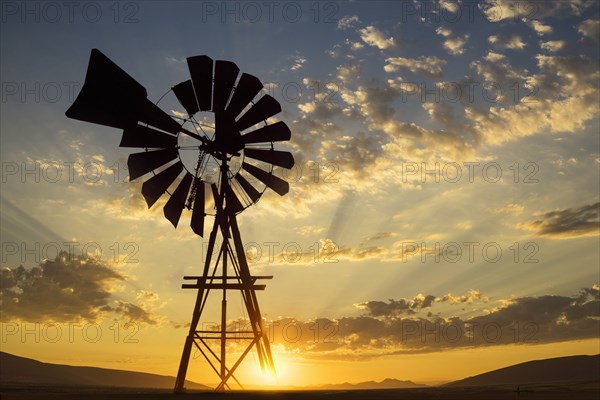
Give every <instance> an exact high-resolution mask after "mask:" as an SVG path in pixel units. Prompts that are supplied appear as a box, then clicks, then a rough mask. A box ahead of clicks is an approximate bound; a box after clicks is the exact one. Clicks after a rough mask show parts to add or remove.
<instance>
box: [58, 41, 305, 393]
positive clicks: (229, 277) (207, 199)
mask: <svg viewBox="0 0 600 400" xmlns="http://www.w3.org/2000/svg"><path fill="white" fill-rule="evenodd" d="M187 66H188V70H189V75H190V79H188V80H185V81H183V82H181V83H179V84H176V85H175V86H173V87H172V88H171V89H170V90H169V92H167V94H169V95H171V96H172V97H173V101H176V102H177V103H178V104H179V105H180V106H181V107H182V108H183V109H184V110H185V112H186V113H187V115H188V116H187V117H186V118H181V116H172V115H170V114H168V113H167V112H165V111H163V110H162V109H161V108H160V107H159V103H160V102H158V103H153V102H152V101H150V100H149V99H148V98H147V91H146V89H145V88H144V87H143V86H142V85H141V84H140V83H138V82H137V81H136V80H135V79H134V78H132V77H131V76H130V75H129V74H127V73H126V72H125V71H124V70H123V69H121V68H120V67H119V66H117V65H116V64H115V63H114V62H113V61H111V60H110V59H109V58H108V57H106V56H105V55H104V54H103V53H102V52H100V51H99V50H97V49H93V50H92V52H91V56H90V61H89V64H88V69H87V73H86V78H85V83H84V85H83V87H82V89H81V91H80V93H79V95H78V96H77V99H76V100H75V102H74V103H73V104H72V106H71V107H70V108H69V109H68V110H67V112H66V116H67V117H69V118H72V119H77V120H81V121H85V122H91V123H94V124H99V125H104V126H108V127H113V128H118V129H122V130H123V135H122V138H121V142H120V145H119V146H120V147H125V148H139V149H143V151H141V152H138V153H133V154H130V155H129V157H128V160H127V166H128V169H129V178H130V180H135V179H138V178H141V177H144V176H146V179H145V180H144V183H143V184H142V190H141V192H142V196H143V197H144V199H145V201H146V203H147V205H148V207H149V208H150V207H152V206H153V205H154V204H155V203H156V202H157V201H158V200H159V199H160V198H161V197H163V196H168V198H167V201H166V203H165V204H164V206H163V212H164V216H165V218H166V219H167V220H169V222H171V224H172V225H173V226H174V227H177V225H178V224H179V221H180V218H181V215H182V213H183V210H184V209H186V210H188V211H190V212H191V220H190V225H191V228H192V231H193V232H194V233H195V234H197V235H199V236H204V225H205V218H206V216H207V215H214V222H213V227H212V230H211V231H210V235H209V242H208V251H207V254H206V257H205V259H204V260H203V267H202V274H201V275H197V276H196V275H194V276H184V280H185V281H186V283H184V284H183V285H182V288H183V289H193V290H196V292H197V293H196V303H195V306H194V309H193V312H192V322H191V324H190V329H189V332H188V335H187V337H186V339H185V343H184V348H183V353H182V357H181V361H180V365H179V370H178V374H177V379H176V383H175V391H176V392H181V391H184V390H185V382H186V374H187V369H188V364H189V360H190V356H191V351H192V348H194V349H196V350H197V351H198V352H199V353H200V354H201V355H202V356H203V358H204V359H205V361H206V362H207V363H208V364H209V366H210V367H211V368H212V370H213V371H214V372H215V373H216V374H217V375H218V376H219V378H220V383H219V384H218V385H217V387H216V389H217V390H225V389H229V388H230V382H231V381H234V382H236V383H237V384H238V385H239V386H240V387H242V384H241V383H240V382H239V381H238V380H237V378H236V377H235V375H234V373H235V371H236V370H237V368H238V366H239V365H240V363H241V362H242V361H243V359H244V358H245V357H246V356H247V354H249V353H250V351H251V350H252V349H253V348H254V349H255V350H256V353H257V356H258V357H257V358H258V361H259V364H260V366H261V368H262V369H263V370H267V371H270V372H271V373H272V374H274V375H275V365H274V362H273V357H272V354H271V348H270V344H269V340H268V338H267V334H266V330H265V327H264V322H263V318H262V315H261V312H260V308H259V305H258V300H257V295H256V291H259V290H264V289H265V287H266V285H264V284H257V282H258V281H262V280H267V279H272V276H253V275H252V274H251V273H250V269H249V266H248V261H247V259H246V255H245V252H244V247H243V242H242V239H241V234H240V231H239V227H238V223H237V215H238V214H239V213H241V212H242V211H243V210H245V209H246V208H248V207H250V206H251V205H253V204H255V203H256V202H258V200H259V199H260V197H261V196H262V194H263V193H264V192H265V190H267V189H271V190H273V191H275V192H276V193H277V194H279V195H280V196H284V195H285V194H287V193H288V191H289V184H288V183H287V182H286V181H285V180H283V179H281V178H279V177H277V176H276V175H275V174H274V170H275V167H279V168H285V169H291V168H292V167H293V166H294V158H293V156H292V154H291V153H289V152H286V151H280V150H275V149H274V144H275V143H277V142H286V141H288V140H290V138H291V132H290V130H289V128H288V127H287V125H286V124H285V123H284V122H282V121H277V122H274V123H268V120H270V119H272V117H274V116H275V115H277V114H278V113H279V112H281V106H280V104H279V102H277V100H275V99H274V98H273V97H271V96H270V95H268V94H264V93H262V92H263V84H262V83H261V82H260V80H259V79H258V78H256V77H255V76H253V75H250V74H247V73H242V74H240V70H239V68H238V66H237V65H236V64H235V63H233V62H231V61H225V60H216V61H213V60H212V58H210V57H208V56H206V55H200V56H193V57H189V58H187ZM167 94H165V96H166V95H167ZM165 96H163V97H165ZM161 99H162V98H161ZM196 115H204V116H206V115H210V116H213V120H214V125H207V124H205V123H199V122H198V121H197V119H196ZM202 121H204V119H203V120H202ZM190 143H192V144H190ZM194 152H196V154H194ZM190 156H191V159H192V162H191V163H189V162H188V163H186V162H185V161H186V160H188V159H189V158H190ZM211 165H213V166H214V165H216V166H218V172H217V173H216V174H215V173H214V172H215V171H213V169H212V168H211V167H210V166H211ZM215 176H216V177H217V179H215ZM218 239H219V240H220V242H219V244H220V246H218V245H217V241H218ZM217 248H218V251H215V250H217ZM213 251H215V255H216V257H214V259H213ZM215 293H216V294H220V299H221V302H220V307H219V310H218V311H219V312H220V314H221V321H220V322H221V323H220V327H219V329H218V330H203V329H198V326H199V322H200V320H201V318H202V316H203V315H205V314H206V312H207V311H206V309H207V308H208V307H209V301H208V299H209V295H211V298H214V297H215ZM235 294H237V295H239V296H241V299H242V302H243V304H244V307H245V311H246V312H247V315H248V319H249V322H250V329H248V330H247V331H240V330H229V328H228V326H227V316H228V306H227V305H228V298H229V297H230V296H232V295H235ZM232 339H235V340H237V341H239V340H240V339H244V340H246V341H247V346H246V347H245V349H244V351H243V352H242V354H241V355H240V356H237V357H233V362H229V360H228V359H229V358H230V357H228V354H227V352H226V348H227V342H228V341H231V340H232Z"/></svg>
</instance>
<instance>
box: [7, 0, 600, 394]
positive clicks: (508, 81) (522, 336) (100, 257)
mask: <svg viewBox="0 0 600 400" xmlns="http://www.w3.org/2000/svg"><path fill="white" fill-rule="evenodd" d="M1 19H2V22H1V28H0V32H1V35H0V44H1V46H0V56H1V57H0V68H1V81H2V91H1V93H2V101H1V111H0V132H1V136H0V139H1V146H0V147H1V149H0V156H1V165H2V191H1V197H0V198H1V214H0V225H1V235H2V239H1V242H2V260H1V267H2V285H1V291H0V301H1V302H2V309H1V324H0V326H1V327H2V332H1V336H2V337H1V342H0V343H1V347H2V351H7V352H10V353H14V354H17V355H21V356H24V357H31V358H36V359H39V360H42V361H45V362H53V363H62V364H72V365H90V366H99V367H106V368H118V369H128V370H135V371H144V372H152V373H159V374H164V375H175V374H176V370H177V366H178V363H179V358H180V354H181V348H182V346H183V341H184V338H185V336H186V334H187V328H186V324H188V323H189V321H190V319H191V313H192V307H193V302H194V299H195V297H194V293H192V292H191V291H187V290H186V291H184V290H181V283H183V279H182V278H183V276H184V275H194V274H199V273H200V271H201V267H202V260H203V259H204V257H205V256H206V251H207V250H206V248H207V244H208V238H206V237H205V238H201V237H199V236H197V235H195V234H194V233H193V232H192V231H191V229H190V227H189V220H190V215H189V214H188V213H184V215H183V216H182V221H181V222H180V224H179V227H178V228H177V229H174V228H173V226H172V225H171V224H170V223H169V222H168V221H167V220H166V219H165V218H164V217H163V213H162V205H163V204H164V202H165V201H166V199H164V198H163V199H161V200H160V201H159V202H158V203H157V204H156V205H154V206H153V207H152V208H151V209H150V210H148V209H147V206H146V203H145V201H144V199H143V197H142V196H141V193H140V190H141V184H142V182H143V181H144V178H142V179H138V180H135V181H133V182H129V179H128V172H127V168H126V167H127V163H126V160H127V157H128V155H129V154H130V153H132V152H133V151H132V149H126V148H119V142H120V138H121V132H120V131H119V130H118V129H114V128H110V127H104V126H99V125H93V124H89V123H85V122H81V121H76V120H72V119H68V118H67V117H66V116H65V111H66V110H67V109H68V108H69V107H70V105H71V104H72V103H73V101H74V100H75V98H76V96H77V94H78V93H79V91H80V90H81V87H82V86H83V81H84V79H85V73H86V69H87V63H88V60H89V56H90V51H91V49H93V48H97V49H99V50H100V51H102V52H103V53H104V54H106V55H107V56H108V57H109V58H110V59H111V60H113V61H114V62H115V63H116V64H117V65H119V66H120V67H121V68H123V69H124V70H125V71H127V72H128V73H129V74H130V75H131V76H132V77H134V78H135V79H136V80H137V81H138V82H139V83H140V84H142V85H143V86H144V87H145V88H146V89H147V92H148V98H149V99H150V100H152V101H153V102H158V106H159V107H160V108H162V109H163V110H164V111H166V112H168V113H170V114H172V115H178V113H181V112H183V111H184V110H183V108H182V107H181V106H180V105H179V104H177V102H176V101H175V100H174V97H173V93H172V92H170V88H171V87H172V86H174V85H176V84H177V83H179V82H182V81H184V80H187V79H189V72H188V69H187V64H186V58H187V57H190V56H194V55H208V56H210V57H211V58H213V59H215V60H217V59H223V60H230V61H233V62H235V63H236V64H237V65H238V66H239V68H240V70H241V71H242V72H247V73H250V74H253V75H255V76H257V77H259V79H260V80H261V81H262V82H263V84H264V86H265V88H264V90H263V94H270V95H271V96H273V97H274V98H275V99H277V100H278V101H279V102H280V103H281V107H282V112H281V113H280V114H278V115H277V116H276V118H277V120H281V121H284V122H285V123H286V124H287V125H288V126H289V127H290V130H291V132H292V138H291V140H290V141H289V142H287V143H283V144H278V145H277V148H279V149H281V150H287V151H291V152H292V153H293V155H294V158H295V160H296V165H295V167H294V168H293V169H292V170H290V171H284V170H279V169H276V170H275V172H274V173H275V174H276V175H277V174H279V175H278V176H280V177H282V178H284V179H286V180H287V181H288V182H289V185H290V191H289V193H288V194H287V195H286V196H284V197H281V196H279V195H277V194H276V193H274V192H273V191H269V190H267V191H266V192H265V194H264V195H263V197H262V198H261V200H260V201H259V202H258V203H257V204H256V205H254V206H252V207H250V208H248V209H247V210H245V211H244V212H243V213H242V214H241V215H240V216H238V221H239V224H240V230H241V234H242V238H243V241H244V243H245V249H246V253H247V256H248V259H249V262H250V268H251V271H252V273H253V274H260V275H274V279H273V280H270V281H268V283H267V288H266V290H265V291H264V292H260V293H259V294H258V297H259V302H260V306H261V310H262V315H263V317H264V319H265V324H266V326H267V328H268V334H269V339H270V341H271V344H272V347H273V351H274V361H275V364H276V368H277V370H278V380H277V381H275V380H274V379H273V378H272V377H269V376H265V375H263V374H262V373H260V370H259V368H258V360H257V358H256V355H255V354H254V353H251V354H250V355H249V356H248V358H247V359H246V361H245V362H244V363H243V364H242V366H241V367H240V370H239V373H238V374H237V376H238V378H239V379H240V380H241V381H242V382H252V383H256V384H269V385H282V386H306V385H318V384H323V383H341V382H346V381H348V382H361V381H368V380H378V381H379V380H383V379H385V378H397V379H402V380H407V379H410V380H413V381H415V382H419V383H437V382H443V381H449V380H454V379H460V378H463V377H466V376H470V375H475V374H477V373H482V372H485V371H488V370H491V369H495V368H500V367H504V366H507V365H511V364H515V363H518V362H524V361H528V360H532V359H542V358H549V357H555V356H564V355H574V354H596V353H598V352H600V342H599V338H598V332H599V329H600V325H599V324H600V322H599V321H600V308H599V307H600V298H599V291H600V269H599V265H600V250H599V249H600V246H599V244H600V243H599V238H600V236H599V233H600V229H599V207H600V205H599V202H600V186H599V185H600V183H599V182H600V179H599V175H600V170H599V168H600V136H599V134H598V132H599V131H600V127H599V119H598V116H599V111H600V108H599V104H600V102H599V100H600V99H599V79H600V72H599V67H598V59H599V45H598V42H599V30H600V22H599V6H598V3H597V2H596V1H594V0H570V1H567V0H552V1H533V2H530V1H513V0H496V1H487V0H486V1H480V2H474V1H466V0H461V1H452V0H439V1H437V0H436V1H418V0H415V1H350V2H337V1H322V2H312V1H296V2H284V1H280V2H260V1H259V2H235V1H227V2H219V1H217V2H203V1H196V2H192V1H174V2H166V1H129V2H119V3H117V2H108V1H106V2H105V1H89V2H87V1H83V2H79V1H74V2H35V1H32V2H12V1H4V2H2V10H1ZM163 95H165V96H164V97H162V98H161V96H163ZM114 96H115V97H117V96H119V89H118V88H115V89H114ZM159 99H160V101H159ZM207 117H208V116H207ZM210 224H212V220H211V219H208V220H207V225H210ZM61 251H63V252H66V253H63V256H64V255H65V254H67V256H66V257H62V258H61V257H58V256H59V252H61ZM234 310H235V307H234ZM235 312H237V313H238V314H237V316H235V315H236V314H235ZM203 318H206V319H205V321H203V323H205V324H207V325H206V326H214V325H215V324H217V323H218V321H219V320H220V316H219V314H218V313H217V312H216V311H214V312H207V313H206V315H203ZM243 321H244V314H243V312H242V309H241V306H240V307H239V309H238V310H237V311H234V312H233V313H232V314H231V319H230V320H229V321H228V323H229V324H231V325H232V326H236V325H235V324H243ZM239 346H241V344H240V343H233V344H232V345H231V347H230V348H229V351H230V352H232V353H235V352H236V351H239ZM192 358H193V361H192V362H191V363H190V370H189V373H188V379H192V380H194V381H196V382H200V383H209V384H210V383H215V382H218V379H217V378H218V377H217V376H216V375H214V373H213V371H212V370H210V368H208V366H207V365H206V364H205V363H204V362H203V359H202V358H201V356H200V355H199V354H197V353H194V354H193V356H192Z"/></svg>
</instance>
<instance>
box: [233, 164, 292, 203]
mask: <svg viewBox="0 0 600 400" xmlns="http://www.w3.org/2000/svg"><path fill="white" fill-rule="evenodd" d="M242 168H243V169H244V170H245V171H248V172H249V173H251V174H252V175H253V176H254V177H255V178H256V179H258V180H259V181H261V182H262V183H264V184H265V185H267V186H268V187H270V188H271V189H273V190H274V191H275V192H277V193H278V194H279V195H280V196H283V195H285V194H286V193H287V192H289V190H290V185H289V184H288V183H287V182H286V181H284V180H283V179H281V178H278V177H276V176H275V175H272V174H270V173H268V172H266V171H263V170H262V169H260V168H257V167H255V166H254V165H251V164H248V163H245V162H244V163H242Z"/></svg>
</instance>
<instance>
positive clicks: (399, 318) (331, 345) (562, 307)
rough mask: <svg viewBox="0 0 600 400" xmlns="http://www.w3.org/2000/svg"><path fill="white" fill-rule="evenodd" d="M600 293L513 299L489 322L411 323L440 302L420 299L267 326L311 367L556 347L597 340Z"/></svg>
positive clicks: (487, 317)
mask: <svg viewBox="0 0 600 400" xmlns="http://www.w3.org/2000/svg"><path fill="white" fill-rule="evenodd" d="M598 289H599V288H598V285H594V286H592V287H591V288H585V289H582V290H581V292H580V293H578V294H576V295H574V296H571V297H568V296H556V295H544V296H539V297H533V296H525V297H519V298H513V299H509V300H504V301H501V306H499V307H497V308H495V309H493V310H490V311H487V312H486V313H485V314H481V315H476V316H472V317H467V318H464V317H455V316H454V317H440V316H439V315H434V314H432V313H428V315H427V317H418V316H416V315H414V313H412V312H411V310H412V311H415V312H416V311H422V310H424V309H428V308H429V307H432V306H433V304H436V303H440V302H442V300H441V299H440V298H436V299H439V300H437V301H436V300H435V299H433V296H431V295H422V294H421V295H417V296H415V297H414V298H412V299H400V300H390V301H388V302H365V303H361V305H360V308H361V309H363V310H365V311H367V315H363V316H357V317H341V318H337V319H333V318H318V319H314V320H308V321H300V320H297V319H293V318H280V319H278V320H274V321H270V322H267V325H268V326H269V332H270V334H271V337H270V339H271V342H272V343H273V344H274V345H276V346H283V347H284V348H285V349H286V350H288V351H291V352H298V351H300V352H301V353H302V354H303V356H304V357H306V358H313V359H317V358H319V359H369V358H376V357H381V356H386V355H391V354H406V353H430V352H439V351H443V350H449V349H458V348H465V349H468V348H476V347H493V346H501V345H511V344H512V345H520V344H527V345H533V344H543V343H556V342H562V341H569V340H581V339H592V338H596V337H597V335H598V330H599V329H600V314H599V308H598V307H599V306H600V296H599V292H598ZM471 300H472V301H484V299H483V297H481V296H480V294H479V292H477V291H471V292H469V293H468V294H466V295H464V296H458V297H456V298H455V297H453V300H450V299H448V300H446V302H447V303H448V304H452V303H451V301H456V303H454V304H467V303H468V302H469V301H471ZM407 314H408V316H406V315H407ZM292 328H293V329H292ZM314 332H319V335H314ZM291 333H293V335H292V334H291Z"/></svg>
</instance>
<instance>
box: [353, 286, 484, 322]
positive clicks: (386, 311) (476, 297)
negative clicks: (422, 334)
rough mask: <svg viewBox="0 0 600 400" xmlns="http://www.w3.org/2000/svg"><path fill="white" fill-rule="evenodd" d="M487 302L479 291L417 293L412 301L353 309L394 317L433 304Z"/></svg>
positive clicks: (361, 306) (369, 303) (371, 314)
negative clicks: (443, 294) (438, 293)
mask: <svg viewBox="0 0 600 400" xmlns="http://www.w3.org/2000/svg"><path fill="white" fill-rule="evenodd" d="M488 300H489V299H488V298H487V297H486V296H484V295H483V294H482V293H481V292H480V291H478V290H470V291H469V292H468V293H466V294H464V295H459V296H454V295H453V294H452V293H448V294H447V295H445V296H441V297H437V296H434V295H431V294H427V295H424V294H421V293H419V294H418V295H416V296H415V297H413V298H412V299H406V298H403V299H399V300H393V299H390V300H388V302H387V303H386V302H384V301H366V302H363V303H358V304H355V307H357V308H358V309H360V310H365V311H367V315H369V316H372V317H383V316H385V317H395V316H399V315H402V314H408V315H413V314H416V313H418V312H419V311H420V310H422V309H425V308H430V307H432V306H433V305H434V304H435V303H448V304H451V305H454V304H465V303H467V304H472V303H474V302H476V301H482V302H484V303H487V302H488Z"/></svg>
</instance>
